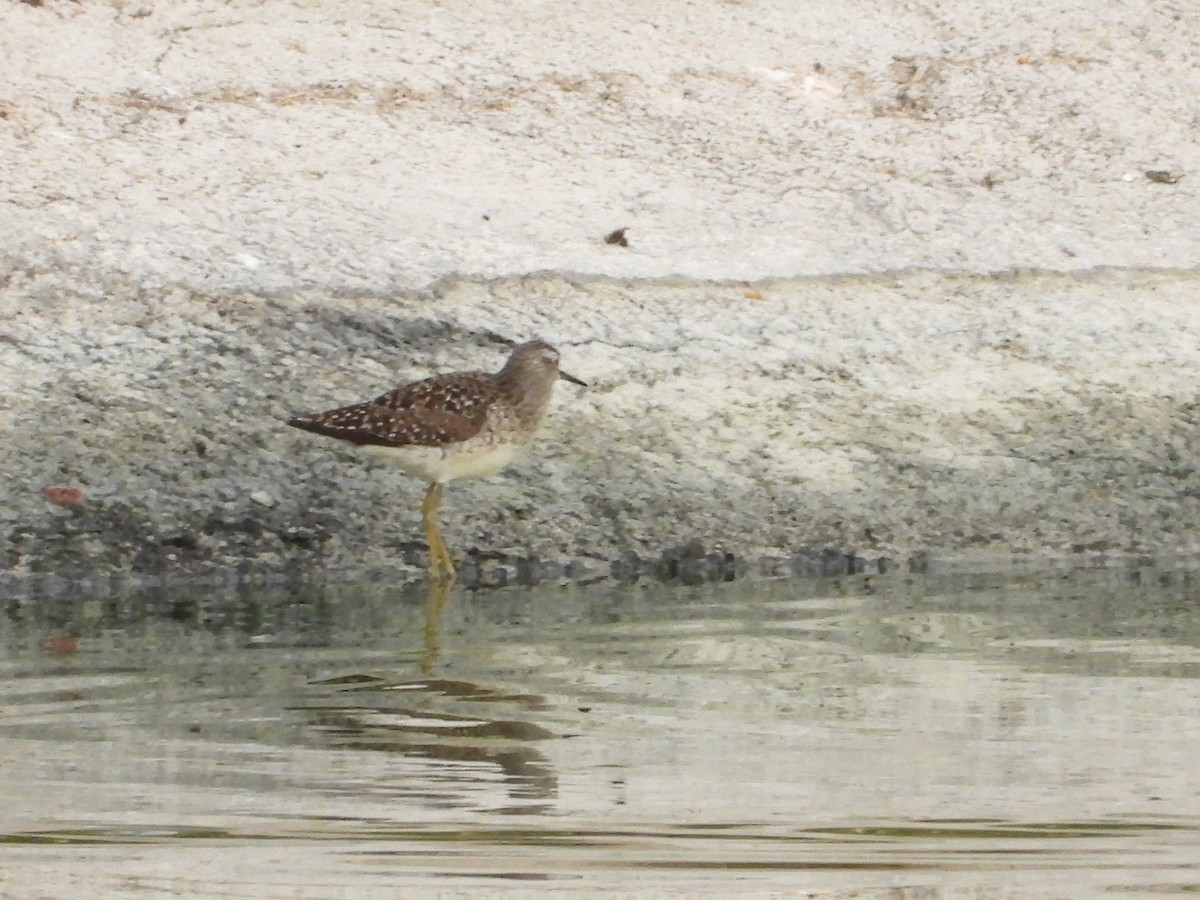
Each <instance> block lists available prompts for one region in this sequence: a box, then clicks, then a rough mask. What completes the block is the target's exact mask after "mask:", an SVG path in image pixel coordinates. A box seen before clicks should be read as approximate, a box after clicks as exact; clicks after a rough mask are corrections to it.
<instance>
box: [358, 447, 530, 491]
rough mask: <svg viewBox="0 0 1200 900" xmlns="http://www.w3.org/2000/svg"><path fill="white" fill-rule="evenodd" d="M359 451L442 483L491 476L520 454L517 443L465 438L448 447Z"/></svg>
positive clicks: (418, 475)
mask: <svg viewBox="0 0 1200 900" xmlns="http://www.w3.org/2000/svg"><path fill="white" fill-rule="evenodd" d="M361 449H362V451H363V453H365V454H366V455H367V456H370V457H371V458H372V459H378V460H380V461H381V462H386V463H388V464H389V465H393V466H396V467H397V468H399V469H402V470H404V471H405V472H407V473H408V474H409V475H415V476H417V477H418V478H421V479H424V480H425V481H430V482H432V481H440V482H442V483H445V482H447V481H453V480H454V479H456V478H486V477H487V476H489V475H495V474H496V473H497V472H499V471H500V470H501V469H503V468H504V467H505V466H507V465H508V464H509V463H510V462H512V461H513V460H514V459H516V457H517V456H518V455H519V454H520V451H521V449H522V448H521V446H520V445H519V444H514V443H508V442H491V441H486V442H485V441H479V442H474V441H467V442H466V443H464V444H455V445H453V446H452V447H451V448H448V449H444V448H441V447H415V446H408V447H373V446H364V447H362V448H361Z"/></svg>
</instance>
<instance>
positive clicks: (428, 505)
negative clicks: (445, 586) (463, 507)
mask: <svg viewBox="0 0 1200 900" xmlns="http://www.w3.org/2000/svg"><path fill="white" fill-rule="evenodd" d="M441 503H442V485H441V483H440V482H437V481H435V482H434V483H433V484H431V485H430V486H429V490H427V491H426V492H425V499H424V500H423V501H422V503H421V517H422V518H423V519H424V520H425V537H426V539H427V540H428V541H429V572H430V574H431V575H432V576H433V580H434V581H438V580H440V579H441V577H442V575H441V573H442V572H443V570H444V571H445V574H446V578H447V579H449V580H450V581H454V579H455V577H456V575H455V572H454V563H452V562H451V561H450V551H449V549H447V547H446V542H445V541H444V540H443V539H442V530H441V529H440V528H438V523H437V511H438V507H439V506H440V505H441Z"/></svg>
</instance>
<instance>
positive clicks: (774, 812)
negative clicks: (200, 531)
mask: <svg viewBox="0 0 1200 900" xmlns="http://www.w3.org/2000/svg"><path fill="white" fill-rule="evenodd" d="M441 599H442V598H439V597H433V598H429V597H425V596H413V595H409V594H403V593H397V592H396V591H394V590H389V589H388V588H387V587H384V586H381V585H370V586H362V585H358V586H344V585H343V586H337V587H328V588H308V589H301V590H299V591H292V592H290V593H286V592H269V591H259V592H247V593H244V594H242V595H215V594H212V593H204V592H181V591H174V592H164V593H159V594H154V595H138V596H110V597H74V596H61V597H56V598H41V599H35V600H32V601H28V602H22V603H13V604H10V606H9V610H8V615H7V618H6V619H5V620H4V622H3V624H2V625H0V653H2V654H3V656H2V662H0V843H3V844H4V846H3V847H0V858H3V860H4V863H3V866H2V867H0V896H3V897H6V898H7V897H13V898H33V897H59V896H61V897H80V896H105V897H125V896H130V897H132V896H140V897H145V896H154V895H176V896H220V897H360V896H361V897H366V896H389V895H394V896H398V895H401V894H402V895H403V896H421V895H423V894H429V895H433V894H453V893H455V892H456V891H470V890H473V889H480V888H482V889H486V890H487V892H488V893H489V894H500V895H503V894H506V893H507V894H512V895H525V894H529V893H541V892H573V893H577V894H579V895H588V894H598V893H603V892H609V891H622V892H625V893H629V894H639V893H640V894H644V895H646V896H671V895H676V896H682V895H697V894H700V895H718V894H720V895H727V894H731V893H734V894H745V895H756V896H761V895H766V894H772V893H778V894H785V895H786V894H794V893H798V892H802V891H806V892H809V893H815V894H817V895H820V896H838V897H843V896H856V897H859V896H876V895H879V896H910V894H909V893H908V892H909V891H913V892H916V893H915V894H914V895H916V896H922V897H925V896H932V897H941V896H947V897H950V896H953V897H958V896H970V897H993V896H995V897H1009V896H1012V897H1018V896H1038V897H1053V896H1062V897H1080V896H1093V895H1096V894H1098V893H1101V892H1103V893H1104V894H1105V895H1106V896H1137V895H1147V896H1150V895H1153V896H1161V895H1162V894H1164V893H1166V894H1172V893H1194V892H1200V678H1198V676H1200V616H1198V615H1197V611H1198V608H1200V581H1195V582H1194V581H1193V579H1192V577H1191V576H1189V575H1187V574H1186V573H1167V574H1162V573H1149V572H1142V573H1116V572H1092V573H1076V574H1074V575H1070V576H1065V575H1047V576H1044V577H1041V578H1022V579H1003V578H981V577H975V578H970V579H965V578H963V579H950V580H912V579H905V578H903V577H899V576H889V577H886V578H882V579H874V580H872V579H863V578H855V579H843V580H839V581H828V582H758V583H738V584H732V585H722V586H720V587H711V588H704V589H686V588H678V587H674V588H663V587H658V586H633V587H613V586H602V587H594V588H586V589H578V588H574V589H554V588H550V589H547V588H541V589H537V590H519V591H518V590H512V591H497V592H491V593H480V594H469V593H462V592H455V593H452V594H451V595H450V596H449V597H448V598H446V599H445V604H444V608H443V609H442V610H441V613H440V616H439V615H436V614H434V613H435V612H436V607H437V606H438V604H439V602H440V601H441Z"/></svg>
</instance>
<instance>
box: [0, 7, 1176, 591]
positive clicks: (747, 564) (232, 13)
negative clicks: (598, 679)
mask: <svg viewBox="0 0 1200 900" xmlns="http://www.w3.org/2000/svg"><path fill="white" fill-rule="evenodd" d="M639 9H640V8H638V7H634V6H629V7H626V6H621V5H618V6H616V7H614V6H612V5H611V4H596V3H579V4H573V5H568V6H567V7H565V8H564V7H555V8H554V10H553V11H552V12H553V15H551V14H550V13H549V12H548V11H547V10H546V9H543V8H540V7H539V8H538V9H537V10H533V9H529V10H526V11H524V12H517V13H514V12H512V10H511V9H510V8H509V7H508V6H507V5H502V4H488V3H483V4H471V5H469V6H463V7H458V6H454V5H450V6H447V5H439V4H433V3H430V4H416V5H412V4H408V5H406V6H405V7H404V8H403V9H396V8H394V7H393V6H388V5H385V4H382V3H376V2H368V3H363V4H355V5H354V6H353V8H347V7H345V5H344V4H336V3H316V4H283V5H280V4H274V5H272V6H270V7H246V8H242V7H239V6H235V5H228V6H226V5H219V6H213V5H211V4H204V3H199V2H178V3H161V2H160V3H154V2H149V0H146V2H129V3H120V2H117V3H108V4H99V3H90V2H85V3H79V4H76V3H66V2H57V0H48V2H47V3H46V4H45V5H41V6H35V5H32V4H29V3H17V2H5V3H4V4H3V5H2V6H0V73H2V74H3V78H2V79H0V200H2V201H3V205H2V206H0V387H2V388H3V392H2V393H3V400H0V427H2V428H3V431H4V434H5V441H4V442H3V444H2V445H0V464H2V466H3V471H4V475H5V478H4V482H3V486H2V487H0V492H3V493H2V496H3V500H4V502H3V504H0V529H2V530H0V537H2V539H3V541H4V548H3V549H4V553H5V557H4V559H5V566H6V568H7V569H8V570H9V571H10V572H14V573H18V574H20V573H26V572H50V573H58V574H102V573H109V572H133V573H162V572H168V573H176V572H177V573H185V574H186V573H195V572H233V571H242V572H257V573H273V572H285V571H294V570H297V569H299V570H301V571H304V572H308V573H311V572H314V571H318V570H331V571H338V572H348V571H355V570H360V569H362V568H364V567H368V568H372V569H377V568H394V569H396V577H409V576H410V575H415V574H416V573H418V572H419V570H420V566H421V564H422V559H423V554H422V547H421V541H420V529H419V527H418V516H417V511H416V506H417V503H418V498H419V495H420V489H421V488H420V486H419V485H417V484H415V483H413V482H411V481H410V480H408V479H406V478H405V477H404V476H403V475H401V474H399V473H397V472H393V471H389V470H386V469H381V468H377V467H373V466H369V465H367V464H364V463H360V462H357V461H354V460H353V459H352V458H350V457H348V456H346V455H345V454H342V453H340V452H338V451H337V450H336V449H335V448H333V447H331V446H329V445H328V444H327V443H326V442H322V441H319V440H317V439H314V438H312V437H310V436H305V435H301V434H299V433H295V432H291V431H290V430H289V429H287V428H285V427H283V425H282V419H283V418H285V417H286V416H287V415H288V414H290V413H294V412H298V411H306V410H312V409H317V408H321V407H323V406H325V405H327V404H336V403H343V402H349V401H353V400H358V399H362V398H364V397H368V396H373V395H374V394H375V393H378V392H380V391H382V390H383V389H386V388H388V387H390V386H391V385H392V384H394V383H396V382H398V381H401V380H405V379H408V378H413V377H419V376H422V375H425V374H427V373H429V372H430V371H434V370H439V369H444V368H460V367H470V368H493V367H495V366H498V365H499V363H500V362H501V361H502V360H503V358H504V355H505V347H504V344H503V341H504V340H505V339H516V340H521V339H527V338H530V337H535V336H536V337H542V338H544V339H547V340H550V341H552V342H554V343H556V344H557V345H559V347H560V348H561V349H562V351H563V353H564V357H565V365H566V366H567V368H568V370H569V371H572V372H573V373H575V374H577V375H579V376H580V377H583V378H585V379H587V380H588V381H589V382H590V383H591V384H592V387H591V389H589V390H587V391H578V390H576V389H574V388H568V387H567V386H566V385H563V388H564V389H563V390H560V391H559V393H558V397H557V400H556V404H555V408H554V410H553V411H552V414H551V421H550V423H549V425H548V428H547V432H546V435H545V438H544V440H543V441H542V443H541V444H540V445H539V447H538V448H537V450H536V452H535V453H534V454H533V455H532V456H531V457H530V458H529V459H528V460H527V461H525V462H523V463H521V464H520V465H518V466H515V467H514V468H513V469H512V470H510V472H509V473H508V474H506V475H504V476H501V477H499V478H497V479H495V480H492V481H488V482H475V483H470V484H465V485H462V486H455V487H454V488H453V489H452V490H451V491H450V492H449V494H448V496H447V505H446V509H445V514H444V525H445V529H446V533H447V538H448V539H449V541H450V542H451V546H452V547H453V548H455V549H456V551H457V552H459V553H460V554H463V553H468V552H470V553H471V554H472V555H473V557H474V558H475V560H476V561H475V562H472V563H470V564H469V565H468V566H467V570H468V572H469V573H470V577H471V579H473V580H476V581H483V582H495V581H504V580H511V579H536V578H542V577H578V578H584V577H591V576H594V575H598V574H609V573H616V574H618V575H631V574H635V573H639V572H643V573H650V572H655V573H658V574H662V575H673V576H677V577H684V578H687V579H701V578H721V577H728V576H730V575H732V574H736V573H738V572H743V571H747V570H755V571H767V572H785V571H798V572H808V571H839V570H842V571H844V570H846V569H847V568H850V569H853V568H855V567H861V566H867V567H877V566H878V565H880V561H881V560H882V561H885V562H884V563H883V565H885V566H886V565H887V564H888V562H887V561H890V562H891V563H901V564H903V563H912V562H915V563H917V564H920V563H921V561H922V560H925V559H928V558H939V559H951V558H961V557H963V556H964V555H970V556H974V557H980V556H982V557H985V558H997V559H999V558H1006V559H1007V558H1011V557H1012V555H1014V554H1018V555H1024V554H1033V555H1043V554H1049V555H1063V554H1066V555H1070V554H1084V555H1087V556H1089V558H1097V557H1104V556H1112V555H1120V554H1152V555H1163V554H1167V555H1170V554H1190V553H1193V552H1195V551H1196V550H1197V549H1200V548H1198V547H1197V544H1198V543H1200V542H1198V541H1197V539H1196V537H1195V533H1196V529H1195V524H1196V522H1197V521H1198V518H1197V514H1198V512H1200V509H1198V503H1200V501H1198V499H1197V498H1200V474H1198V472H1197V468H1196V464H1195V458H1194V453H1193V451H1192V448H1194V447H1195V446H1197V445H1198V443H1200V442H1198V441H1197V434H1196V432H1197V429H1198V428H1200V425H1198V419H1197V411H1196V405H1195V399H1194V398H1195V389H1194V372H1195V370H1196V367H1197V362H1198V361H1200V359H1198V357H1200V349H1198V348H1200V312H1198V311H1197V309H1196V304H1195V297H1196V291H1197V269H1196V268H1195V267H1196V265H1197V260H1198V259H1200V253H1198V250H1200V197H1198V196H1197V184H1200V181H1198V180H1197V178H1196V177H1195V174H1194V173H1195V172H1196V170H1197V163H1198V162H1200V149H1198V147H1197V145H1196V143H1195V141H1194V140H1193V138H1194V134H1195V123H1196V117H1197V115H1198V114H1200V113H1198V111H1197V107H1196V101H1195V98H1196V97H1197V96H1200V75H1198V74H1197V72H1196V70H1195V66H1194V60H1195V59H1196V58H1197V57H1198V56H1200V37H1198V33H1197V28H1196V23H1195V22H1194V21H1192V20H1188V19H1186V18H1184V17H1183V15H1182V13H1175V12H1173V11H1172V10H1171V7H1170V5H1169V4H1155V5H1154V6H1153V7H1152V8H1151V7H1149V6H1148V7H1146V8H1138V9H1130V8H1128V7H1126V6H1123V5H1119V4H1105V3H1098V4H1097V3H1075V4H1068V5H1061V4H1060V5H1059V6H1057V7H1055V8H1054V9H1049V8H1046V7H1044V6H1043V5H1038V4H1029V5H1028V6H1024V7H1019V8H1017V7H1006V9H1005V10H1004V11H1002V12H1001V11H995V10H980V9H979V8H978V5H977V4H973V3H968V2H959V3H950V4H941V5H939V6H938V7H937V8H936V9H934V8H928V9H927V8H925V7H921V6H919V5H918V6H911V7H906V8H905V9H904V10H903V11H897V10H896V9H895V8H894V4H878V5H877V6H876V7H875V8H874V11H873V14H872V11H871V10H869V9H868V10H864V9H863V8H861V7H856V8H855V9H854V10H853V11H849V10H847V11H844V12H838V11H829V10H824V9H822V10H819V11H818V10H816V9H815V8H813V9H807V8H806V9H804V10H786V9H779V8H775V7H772V6H770V5H769V4H765V3H752V4H738V5H735V4H710V5H702V6H694V5H691V4H687V3H682V2H681V3H672V4H668V5H667V6H665V7H661V11H660V12H659V13H657V14H656V15H655V17H654V18H653V19H649V18H646V16H645V14H644V12H640V11H639ZM622 226H628V228H629V231H628V239H629V246H628V247H620V246H617V245H610V244H606V243H605V242H604V241H603V236H604V235H605V234H606V233H608V232H609V231H611V230H612V229H614V228H617V227H622ZM51 486H60V487H70V488H78V489H80V490H81V491H83V493H84V495H85V497H86V499H85V500H84V502H83V503H82V504H79V505H66V506H62V505H55V504H54V503H51V502H48V501H47V499H46V497H45V495H44V494H43V490H44V489H45V488H46V487H51Z"/></svg>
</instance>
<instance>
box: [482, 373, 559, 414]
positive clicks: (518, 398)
mask: <svg viewBox="0 0 1200 900" xmlns="http://www.w3.org/2000/svg"><path fill="white" fill-rule="evenodd" d="M539 376H540V373H538V374H537V375H533V374H532V373H530V372H528V371H526V370H525V369H524V368H523V367H521V366H519V365H517V366H514V365H511V364H510V365H507V366H505V367H504V368H503V369H501V370H500V371H499V372H497V373H496V382H497V383H498V384H499V386H500V389H501V390H502V391H504V393H505V394H507V395H508V396H509V397H510V398H512V402H513V405H514V406H515V407H516V409H517V414H518V415H519V416H520V417H521V420H522V421H524V422H527V423H530V424H536V423H537V422H539V421H540V420H541V418H542V416H543V415H545V413H546V407H547V406H549V405H550V391H551V389H552V388H553V387H554V380H553V379H551V378H545V377H539Z"/></svg>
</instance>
